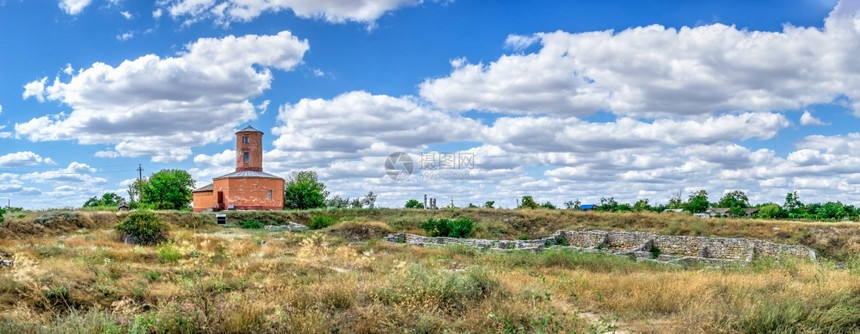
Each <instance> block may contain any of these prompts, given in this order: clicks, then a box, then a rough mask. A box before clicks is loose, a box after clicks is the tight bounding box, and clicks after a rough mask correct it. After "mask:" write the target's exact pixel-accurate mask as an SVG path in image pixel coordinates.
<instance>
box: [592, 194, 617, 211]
mask: <svg viewBox="0 0 860 334" xmlns="http://www.w3.org/2000/svg"><path fill="white" fill-rule="evenodd" d="M597 211H601V212H614V211H618V201H616V200H615V197H609V198H605V197H601V198H600V206H598V207H597Z"/></svg>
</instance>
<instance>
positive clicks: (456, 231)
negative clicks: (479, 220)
mask: <svg viewBox="0 0 860 334" xmlns="http://www.w3.org/2000/svg"><path fill="white" fill-rule="evenodd" d="M421 229H423V230H424V231H425V232H427V233H428V234H430V235H431V236H434V237H452V238H466V237H469V236H471V235H472V233H473V232H474V231H475V223H474V222H472V220H471V219H469V218H465V217H464V218H457V219H453V220H451V219H447V218H442V219H438V220H437V219H433V218H430V219H427V221H426V222H424V223H423V224H421Z"/></svg>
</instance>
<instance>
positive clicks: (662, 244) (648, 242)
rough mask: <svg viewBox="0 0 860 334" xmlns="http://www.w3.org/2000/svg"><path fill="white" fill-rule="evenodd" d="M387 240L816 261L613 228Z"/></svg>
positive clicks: (671, 258)
mask: <svg viewBox="0 0 860 334" xmlns="http://www.w3.org/2000/svg"><path fill="white" fill-rule="evenodd" d="M385 240H386V241H390V242H399V243H407V244H411V245H416V246H442V245H449V244H461V245H466V246H470V247H474V248H478V249H486V250H541V249H544V248H546V247H555V248H571V249H576V250H580V251H589V252H594V251H602V252H608V253H613V254H617V255H627V256H634V257H636V258H642V259H646V258H651V257H652V256H653V255H655V253H654V252H652V251H653V250H659V254H660V255H659V257H658V258H657V259H656V260H658V261H662V262H690V261H695V262H708V263H715V262H717V263H718V262H725V261H752V260H754V259H756V258H761V257H775V258H779V257H783V256H792V257H797V258H801V259H808V260H813V261H814V260H816V259H817V254H816V253H815V251H814V250H812V249H810V248H808V247H805V246H799V245H784V244H777V243H773V242H768V241H761V240H752V239H745V238H711V237H690V236H669V235H657V234H654V233H649V232H615V231H599V230H597V231H558V232H556V233H553V234H552V235H551V236H549V237H546V238H541V239H534V240H486V239H458V238H446V237H435V238H434V237H425V236H420V235H414V234H406V233H395V234H391V235H389V236H387V237H386V238H385Z"/></svg>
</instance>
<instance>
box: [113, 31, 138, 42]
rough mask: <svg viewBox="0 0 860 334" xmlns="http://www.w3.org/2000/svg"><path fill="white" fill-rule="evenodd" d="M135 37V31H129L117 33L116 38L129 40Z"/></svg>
mask: <svg viewBox="0 0 860 334" xmlns="http://www.w3.org/2000/svg"><path fill="white" fill-rule="evenodd" d="M132 38H134V31H127V32H124V33H122V34H119V35H116V39H117V40H120V41H127V40H130V39H132Z"/></svg>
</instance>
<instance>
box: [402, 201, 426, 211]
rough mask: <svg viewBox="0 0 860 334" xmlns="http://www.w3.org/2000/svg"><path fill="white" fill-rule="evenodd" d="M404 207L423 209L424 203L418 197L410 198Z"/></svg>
mask: <svg viewBox="0 0 860 334" xmlns="http://www.w3.org/2000/svg"><path fill="white" fill-rule="evenodd" d="M404 207H405V208H407V209H423V208H424V203H421V202H419V201H418V200H417V199H410V200H408V201H406V205H405V206H404Z"/></svg>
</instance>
